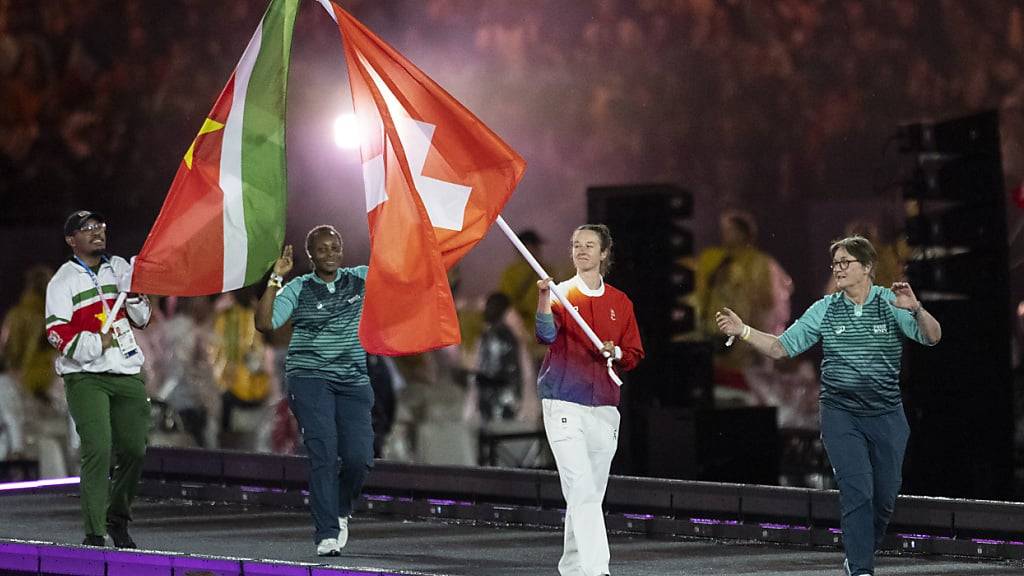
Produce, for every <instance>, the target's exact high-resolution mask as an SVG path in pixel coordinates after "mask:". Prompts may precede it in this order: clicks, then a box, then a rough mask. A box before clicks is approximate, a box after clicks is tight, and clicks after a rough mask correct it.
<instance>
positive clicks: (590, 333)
mask: <svg viewBox="0 0 1024 576" xmlns="http://www.w3.org/2000/svg"><path fill="white" fill-rule="evenodd" d="M495 222H496V223H497V224H498V227H499V228H501V231H502V232H504V233H505V236H508V239H509V241H510V242H512V245H513V246H515V247H516V249H517V250H519V253H520V254H522V255H523V258H526V262H527V263H528V264H529V265H530V268H533V271H534V272H536V273H537V276H540V278H541V279H544V278H550V276H548V273H547V272H545V271H544V267H543V266H541V265H540V262H538V261H537V259H536V258H534V257H533V254H531V253H530V251H529V250H527V249H526V245H524V244H523V241H522V240H520V239H519V236H516V233H515V232H513V231H512V228H511V227H509V225H508V223H507V222H505V219H504V218H502V217H501V215H500V214H499V215H498V218H497V219H496V220H495ZM551 293H552V294H554V295H555V298H557V299H558V302H559V303H561V304H562V307H563V308H565V309H566V310H567V311H568V312H569V315H570V316H572V319H573V320H575V321H576V323H577V324H579V326H580V328H582V329H583V332H584V333H586V335H587V337H588V338H590V342H591V343H593V345H594V347H595V348H597V349H598V350H600V349H601V348H603V347H604V343H603V342H601V339H600V338H598V337H597V334H595V333H594V330H593V329H592V328H591V327H590V325H588V324H587V321H586V320H584V319H583V317H582V316H580V313H579V312H578V311H577V310H576V309H575V308H573V306H572V304H570V303H569V299H568V298H566V297H565V296H564V295H563V294H562V292H561V291H560V290H558V288H557V287H556V286H555V284H554V283H552V284H551ZM604 355H605V358H608V375H609V376H611V378H612V381H614V382H615V383H616V384H618V385H619V386H622V379H620V378H619V375H618V374H616V373H615V370H613V369H612V359H611V358H610V357H609V356H608V354H607V353H604Z"/></svg>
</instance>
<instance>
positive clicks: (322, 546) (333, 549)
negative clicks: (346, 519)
mask: <svg viewBox="0 0 1024 576" xmlns="http://www.w3.org/2000/svg"><path fill="white" fill-rule="evenodd" d="M316 555H317V556H341V546H338V540H337V539H335V538H324V539H323V540H321V541H320V543H319V544H317V545H316Z"/></svg>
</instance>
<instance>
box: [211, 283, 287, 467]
mask: <svg viewBox="0 0 1024 576" xmlns="http://www.w3.org/2000/svg"><path fill="white" fill-rule="evenodd" d="M249 294H250V292H249V291H248V290H246V289H242V290H236V291H235V292H231V293H228V294H224V295H223V296H222V297H221V298H220V299H219V300H218V302H217V304H216V307H217V308H218V309H219V311H218V312H217V313H216V315H215V316H214V320H213V341H212V352H211V361H212V363H213V375H214V379H215V380H216V381H217V383H218V385H219V387H220V389H221V390H222V391H223V395H222V398H221V414H220V428H221V432H222V433H228V434H232V433H235V432H237V431H243V432H244V433H249V432H251V433H252V434H251V438H249V439H245V440H238V439H236V441H238V442H240V443H241V447H244V448H247V449H251V448H253V447H254V445H255V438H256V434H255V426H244V425H241V424H239V423H236V422H234V421H233V417H234V415H235V411H236V410H238V409H242V410H253V409H258V408H262V407H263V406H264V405H265V404H266V401H267V400H268V398H269V397H270V393H271V380H270V372H271V368H270V366H271V363H272V352H271V351H270V350H268V348H267V346H266V345H265V344H264V341H263V336H262V335H261V334H260V333H259V332H257V330H256V325H255V323H254V319H255V311H254V310H253V307H252V305H251V300H250V299H249V298H248V295H249ZM243 435H244V434H243ZM231 438H232V437H230V436H229V437H225V438H223V439H222V440H223V441H224V442H226V443H228V444H231V443H232V440H231Z"/></svg>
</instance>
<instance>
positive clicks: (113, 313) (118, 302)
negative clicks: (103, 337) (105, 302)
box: [100, 292, 128, 334]
mask: <svg viewBox="0 0 1024 576" xmlns="http://www.w3.org/2000/svg"><path fill="white" fill-rule="evenodd" d="M127 295H128V294H126V293H124V292H121V293H120V294H118V295H117V300H116V301H115V302H114V307H113V308H111V309H110V314H108V315H107V319H106V320H104V321H103V327H102V328H100V332H102V333H104V334H106V333H107V332H110V325H111V324H113V323H114V318H116V317H117V313H118V311H120V310H121V306H123V305H124V299H125V297H126V296H127Z"/></svg>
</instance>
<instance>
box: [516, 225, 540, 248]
mask: <svg viewBox="0 0 1024 576" xmlns="http://www.w3.org/2000/svg"><path fill="white" fill-rule="evenodd" d="M519 240H520V241H521V242H522V243H523V244H532V245H534V246H540V245H541V244H543V243H544V240H542V239H541V237H540V234H537V231H536V230H534V229H533V228H527V229H526V230H523V231H522V232H520V233H519Z"/></svg>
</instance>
